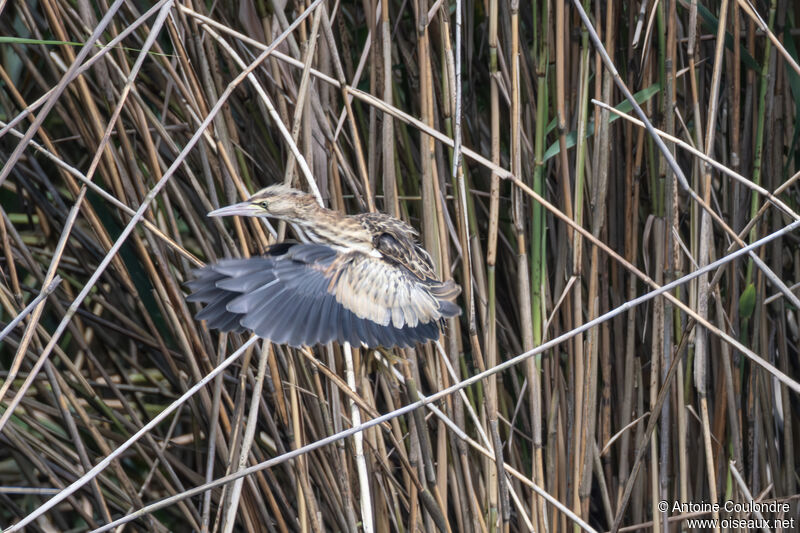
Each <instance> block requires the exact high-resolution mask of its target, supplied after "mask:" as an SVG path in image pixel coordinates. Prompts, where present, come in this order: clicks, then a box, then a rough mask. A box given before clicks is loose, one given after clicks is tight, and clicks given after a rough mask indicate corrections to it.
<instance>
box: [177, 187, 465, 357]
mask: <svg viewBox="0 0 800 533" xmlns="http://www.w3.org/2000/svg"><path fill="white" fill-rule="evenodd" d="M227 215H240V216H250V217H272V218H277V219H281V220H285V221H286V222H287V223H289V224H290V225H291V226H292V227H293V228H294V230H295V232H296V233H297V236H298V238H299V239H300V240H301V241H303V242H301V243H297V242H283V243H279V244H276V245H273V246H271V247H270V248H269V249H268V250H267V251H266V253H265V254H264V255H263V256H260V257H253V258H250V259H226V260H223V261H221V262H219V263H217V264H215V265H211V266H207V267H204V268H202V269H199V270H197V271H196V276H197V277H196V279H195V280H193V281H191V282H189V283H188V286H189V288H190V289H191V290H192V291H193V293H192V294H191V295H190V296H189V297H188V300H189V301H197V302H203V303H206V304H208V305H206V307H205V308H204V309H203V310H202V311H200V313H199V314H198V315H197V318H198V319H200V320H207V321H208V325H209V327H212V328H217V329H220V330H222V331H236V332H241V331H244V330H251V331H253V332H255V333H256V334H257V335H258V336H259V337H263V338H265V339H269V340H270V341H272V342H275V343H278V344H289V345H291V346H313V345H315V344H325V343H327V342H330V341H338V342H339V343H344V342H349V343H350V344H351V345H353V346H360V345H364V346H367V347H376V346H379V345H381V346H385V347H392V346H411V345H413V344H414V343H418V342H420V343H421V342H426V341H428V340H431V339H436V338H438V337H439V326H440V324H441V323H442V322H443V319H444V318H449V317H453V316H457V315H458V314H460V312H461V309H460V308H459V307H458V306H457V305H456V304H455V303H453V301H454V300H455V298H456V297H457V296H458V294H459V293H460V292H461V288H460V287H459V286H458V285H456V284H455V283H454V282H453V281H452V280H448V281H445V282H442V281H440V280H439V279H438V278H437V277H436V274H435V273H434V271H433V265H432V262H431V257H430V255H428V252H426V251H425V249H423V248H422V246H421V245H420V244H419V243H418V242H417V236H418V233H417V232H416V230H415V229H414V228H412V227H411V226H409V225H408V224H406V223H405V222H403V221H401V220H398V219H396V218H394V217H391V216H389V215H384V214H382V213H365V214H359V215H343V214H341V213H338V212H336V211H333V210H330V209H325V208H324V207H320V206H319V204H317V202H316V201H315V199H314V197H313V196H311V195H310V194H306V193H304V192H301V191H298V190H296V189H292V188H289V187H286V186H283V185H273V186H271V187H267V188H266V189H263V190H261V191H259V192H257V193H256V194H254V195H253V196H252V197H251V198H250V199H249V200H247V201H246V202H242V203H239V204H235V205H231V206H228V207H223V208H221V209H217V210H216V211H212V212H210V213H209V214H208V216H227Z"/></svg>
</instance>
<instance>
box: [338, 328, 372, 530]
mask: <svg viewBox="0 0 800 533" xmlns="http://www.w3.org/2000/svg"><path fill="white" fill-rule="evenodd" d="M342 348H343V349H344V364H345V368H346V374H347V386H348V387H350V390H351V391H353V394H358V391H357V390H356V374H355V372H354V371H353V352H352V350H351V349H350V343H349V342H345V343H344V345H343V347H342ZM348 402H349V403H350V418H351V421H350V423H351V425H352V426H353V427H356V426H360V425H361V412H360V411H359V410H358V406H357V405H356V402H355V401H354V400H353V399H352V398H349V399H348ZM353 443H354V444H355V449H356V467H357V468H358V484H359V486H360V498H361V526H362V527H363V528H364V533H372V531H373V527H372V499H371V498H370V493H369V473H368V472H367V461H366V459H365V458H364V433H363V432H361V431H358V432H356V433H355V434H354V435H353Z"/></svg>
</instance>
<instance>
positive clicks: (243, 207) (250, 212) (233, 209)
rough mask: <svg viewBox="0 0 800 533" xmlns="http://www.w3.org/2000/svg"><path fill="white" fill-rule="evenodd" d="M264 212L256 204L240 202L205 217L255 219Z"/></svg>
mask: <svg viewBox="0 0 800 533" xmlns="http://www.w3.org/2000/svg"><path fill="white" fill-rule="evenodd" d="M263 212H264V210H263V209H261V208H260V207H259V206H258V205H257V204H254V203H252V202H241V203H238V204H233V205H229V206H227V207H220V208H219V209H215V210H214V211H211V212H210V213H209V214H208V215H207V216H209V217H230V216H241V217H256V216H258V215H260V214H263Z"/></svg>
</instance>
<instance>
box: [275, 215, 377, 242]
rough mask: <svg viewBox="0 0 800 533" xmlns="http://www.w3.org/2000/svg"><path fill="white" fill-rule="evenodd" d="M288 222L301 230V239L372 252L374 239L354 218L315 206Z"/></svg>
mask: <svg viewBox="0 0 800 533" xmlns="http://www.w3.org/2000/svg"><path fill="white" fill-rule="evenodd" d="M288 222H290V223H291V224H292V225H293V226H294V227H295V230H299V232H298V233H301V234H302V235H301V238H302V237H305V238H306V239H307V240H308V241H310V242H315V243H319V244H328V245H332V246H337V247H341V248H345V249H355V250H360V251H363V252H365V253H371V252H372V249H373V246H372V238H371V235H370V234H369V232H367V231H366V229H365V228H364V226H363V225H362V224H361V223H360V222H359V221H358V220H356V219H354V218H353V217H349V216H347V215H343V214H341V213H339V212H337V211H334V210H332V209H327V208H324V207H320V206H318V205H315V206H314V207H313V208H311V209H304V210H303V212H302V213H298V214H297V216H294V217H291V219H289V220H288Z"/></svg>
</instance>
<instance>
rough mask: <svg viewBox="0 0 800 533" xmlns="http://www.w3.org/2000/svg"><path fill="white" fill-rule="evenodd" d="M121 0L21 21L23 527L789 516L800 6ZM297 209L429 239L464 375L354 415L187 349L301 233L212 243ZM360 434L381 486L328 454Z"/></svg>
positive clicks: (297, 369)
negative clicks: (234, 207)
mask: <svg viewBox="0 0 800 533" xmlns="http://www.w3.org/2000/svg"><path fill="white" fill-rule="evenodd" d="M109 4H110V0H101V1H99V2H90V1H88V0H78V1H75V2H70V1H66V0H40V1H39V2H27V1H24V0H11V1H10V2H5V1H0V35H3V36H6V37H9V36H13V37H14V38H11V39H4V40H3V42H2V43H0V120H2V121H3V122H2V124H0V128H2V129H1V130H0V137H1V138H0V162H1V163H2V165H3V166H2V170H0V200H1V201H2V204H1V205H2V209H1V210H0V211H2V217H1V218H0V246H2V254H0V322H1V323H0V329H2V327H5V326H6V325H7V324H10V323H11V322H12V321H13V320H14V319H15V318H19V320H18V321H17V322H16V325H13V327H11V328H9V329H8V330H3V331H2V333H0V339H1V342H2V344H0V369H2V374H0V377H1V379H0V383H2V385H0V488H2V490H0V525H3V526H8V525H10V524H12V523H17V522H19V521H20V520H21V519H23V517H25V516H26V515H29V513H31V512H34V511H36V510H37V509H39V511H38V513H40V514H41V516H40V517H39V518H38V519H37V520H36V521H34V522H33V523H32V524H30V526H28V527H29V529H28V530H29V531H82V530H86V529H94V528H98V527H101V526H103V525H104V524H108V523H109V522H111V521H112V520H115V519H118V518H120V517H124V516H126V515H129V513H132V512H134V511H136V510H138V509H141V508H143V507H144V506H146V505H148V504H151V503H152V502H155V501H159V500H162V499H164V498H169V499H167V500H166V502H165V503H163V504H159V505H158V506H157V507H149V508H147V512H145V513H142V515H141V516H139V517H137V518H136V520H135V521H133V522H132V523H131V524H129V525H128V526H127V527H128V528H131V529H135V530H143V531H167V530H169V531H190V530H192V531H232V530H233V529H236V530H245V531H308V530H310V531H337V530H338V531H354V530H356V529H357V528H360V527H361V523H362V520H364V519H365V518H366V517H368V513H367V512H366V511H367V509H371V510H372V515H373V519H374V522H375V528H376V530H377V531H434V530H436V529H439V530H443V531H495V530H497V529H499V528H502V529H503V530H508V529H510V530H513V531H526V530H529V529H535V530H537V531H561V532H567V531H574V528H575V527H581V528H585V529H586V530H589V531H591V530H592V528H595V529H596V530H598V531H605V530H608V529H612V528H615V529H616V528H620V527H622V528H628V527H633V528H636V529H638V528H653V529H654V530H659V531H660V530H663V529H664V528H665V527H670V528H672V529H675V528H676V527H678V526H677V525H676V524H678V523H679V522H680V521H681V520H684V519H685V518H686V516H685V515H684V514H682V513H680V512H674V511H673V510H671V509H670V510H669V511H668V512H666V513H664V512H661V511H660V510H659V509H658V507H657V503H658V502H659V501H660V500H666V501H670V502H671V501H685V502H701V501H705V502H724V501H726V500H733V501H736V502H747V501H750V500H751V499H755V500H774V499H776V498H777V499H779V500H782V501H789V502H791V504H792V509H791V511H790V512H789V513H788V514H785V515H784V514H781V516H785V517H786V518H792V517H794V518H795V519H796V518H797V517H798V513H797V503H796V496H797V493H798V479H797V464H796V463H797V459H798V454H797V452H794V450H793V448H794V445H795V444H798V449H800V443H798V439H800V428H798V424H800V419H799V417H798V412H800V411H798V401H799V400H800V397H799V396H798V391H800V384H798V381H797V378H798V376H800V368H798V351H797V346H798V316H797V313H798V309H800V301H799V300H798V298H797V296H796V295H795V294H796V293H795V294H792V292H791V287H792V285H793V284H794V283H795V282H797V281H800V247H798V233H797V232H794V233H792V230H794V229H795V228H796V227H797V225H798V223H797V222H795V221H796V220H798V218H799V217H798V214H797V213H798V211H800V210H798V199H800V196H799V195H798V193H800V188H799V187H798V185H797V184H796V183H795V179H796V178H797V177H798V176H797V175H794V173H795V172H796V171H797V170H798V168H800V158H798V151H797V143H798V138H799V137H800V130H798V128H797V127H796V121H795V118H796V115H797V111H798V106H800V68H799V67H798V65H797V62H796V61H797V46H796V33H795V32H793V31H790V30H792V29H793V28H792V21H796V20H797V17H798V16H800V12H798V11H797V10H796V9H797V3H790V2H787V1H785V0H781V1H776V0H772V2H771V3H767V2H764V1H759V2H755V3H754V5H753V6H752V7H751V5H750V3H749V2H748V1H747V0H740V1H739V2H737V1H736V0H721V1H719V2H716V1H711V2H702V4H704V5H697V3H696V2H690V1H688V0H687V1H680V2H676V1H675V0H661V1H660V2H655V5H654V2H653V1H646V2H644V4H642V3H641V2H638V1H637V2H631V3H629V2H620V1H619V0H607V1H602V2H601V1H596V2H589V1H588V0H587V1H586V2H584V8H585V9H586V11H587V13H588V17H589V19H587V20H591V23H592V24H593V28H591V27H588V26H587V25H586V24H585V23H584V22H582V20H581V18H580V16H579V15H580V13H579V9H578V7H577V6H576V5H575V4H574V3H571V2H561V1H559V0H552V1H550V0H533V1H532V2H524V3H520V2H519V1H518V0H510V1H505V0H502V1H498V0H486V1H484V2H473V1H466V0H447V1H445V2H442V1H441V0H437V1H435V2H434V1H431V0H402V1H401V0H391V1H390V0H383V1H382V2H380V1H378V0H371V1H367V0H364V1H363V2H349V1H348V2H330V1H329V2H326V1H324V0H316V1H314V2H310V3H302V2H290V3H288V4H284V3H282V2H281V1H280V0H278V1H272V2H269V1H266V0H242V1H241V2H235V3H234V2H205V3H203V2H191V1H186V2H181V3H180V5H175V4H173V3H172V2H169V1H161V2H157V3H154V4H151V3H150V2H145V1H140V2H123V1H116V2H114V3H113V5H109ZM232 4H236V5H235V6H234V5H232ZM589 30H591V31H592V32H597V34H599V38H600V40H601V41H602V43H603V44H604V47H605V48H606V49H607V50H608V51H609V56H608V57H605V58H604V57H602V56H601V54H600V53H598V48H597V47H595V46H594V45H593V44H592V38H593V36H592V35H591V34H590V31H589ZM612 64H613V65H616V69H617V70H619V77H620V78H619V80H617V81H618V82H619V83H618V84H617V83H615V80H614V77H613V74H614V73H615V71H614V70H613V67H612ZM245 73H250V75H249V76H245ZM621 84H624V86H626V87H627V88H628V89H629V90H630V91H631V92H632V93H634V94H635V99H636V100H637V101H638V102H639V103H640V104H641V107H642V108H643V111H644V115H646V116H647V117H649V119H650V120H651V121H652V127H655V128H656V129H657V130H658V134H657V135H656V131H654V130H652V129H651V130H650V131H648V130H647V129H646V128H645V127H644V126H643V125H642V124H641V123H640V122H636V121H635V120H634V119H632V118H630V117H632V116H638V115H637V110H635V109H633V106H632V105H631V104H630V103H625V102H626V95H625V93H624V91H623V90H622V89H621V86H622V85H621ZM607 106H612V107H617V108H618V110H619V111H620V112H623V111H624V112H626V113H630V116H629V117H620V116H618V115H615V114H613V113H611V112H610V111H609V107H607ZM648 127H650V126H649V125H648ZM652 127H650V128H652ZM659 136H661V137H663V139H664V141H663V142H662V141H660V140H659V139H660V137H659ZM664 143H666V144H664ZM284 180H290V181H292V182H293V183H294V184H295V185H296V186H298V187H301V188H304V189H307V190H308V189H309V188H310V187H311V182H313V183H314V184H315V186H316V187H317V188H318V189H319V190H320V191H321V193H322V196H323V197H324V198H325V199H326V201H328V202H329V203H330V205H331V206H333V207H335V208H338V209H341V210H345V211H348V212H359V211H365V210H372V209H377V210H382V211H385V212H388V213H391V214H395V215H397V216H399V217H402V218H404V219H406V220H408V221H409V222H410V223H412V224H413V225H415V226H416V227H418V228H419V229H420V234H421V239H422V241H423V243H424V244H425V246H426V247H427V248H428V250H430V251H431V252H432V253H433V256H434V258H435V262H436V265H437V268H438V269H439V270H440V272H441V273H442V275H443V276H445V277H448V276H452V277H453V278H455V279H456V280H457V281H458V282H459V283H460V284H461V285H462V287H463V288H464V292H463V295H462V298H461V300H460V303H461V304H462V307H463V310H464V313H463V315H462V316H461V318H460V319H459V320H452V321H451V322H450V323H449V324H447V329H446V334H445V336H443V337H442V339H441V343H440V344H439V345H433V344H432V345H429V346H419V347H417V349H415V350H406V351H401V350H393V351H391V352H388V351H384V350H381V351H380V352H373V353H367V352H365V351H362V350H354V351H353V359H354V369H355V375H354V376H348V377H351V378H352V381H353V384H354V385H355V386H356V390H357V394H352V393H351V392H350V387H349V386H348V383H347V381H346V379H345V377H340V376H345V374H346V372H345V366H346V359H347V358H346V357H345V355H346V354H345V353H343V351H342V350H341V348H340V347H339V346H333V347H327V348H325V347H322V348H320V347H317V348H315V349H314V350H313V351H309V350H290V349H286V348H285V347H281V346H270V345H269V344H268V343H265V342H261V341H254V340H252V339H251V340H248V337H246V336H237V335H228V336H225V335H220V334H218V332H215V331H208V330H207V329H206V328H205V327H204V324H202V323H199V322H197V321H195V320H194V319H193V315H194V313H196V311H197V309H196V308H195V307H194V306H190V305H187V304H186V302H185V301H184V288H183V287H182V283H183V282H185V281H186V280H188V279H190V277H191V270H192V269H193V268H195V267H197V266H198V265H200V264H202V263H203V262H207V261H216V260H218V259H219V258H222V257H228V256H239V255H247V254H250V255H253V254H258V253H259V252H260V251H261V250H263V249H264V247H265V246H267V245H268V244H269V243H270V242H272V241H273V238H274V237H273V236H272V235H271V234H270V228H268V227H267V226H265V225H263V224H262V223H261V222H259V221H257V220H252V219H250V220H241V219H239V220H224V221H220V220H218V219H208V218H206V217H205V214H206V213H207V212H208V211H210V210H211V209H213V208H216V207H218V206H220V205H225V204H228V203H232V202H234V201H239V200H241V199H242V198H244V197H246V196H247V194H248V193H249V192H253V191H255V190H258V189H259V188H261V187H263V186H265V185H268V184H271V183H275V182H279V181H284ZM773 193H774V195H773ZM276 231H277V233H278V236H279V238H282V237H283V235H284V234H285V233H286V228H283V227H277V226H276ZM768 236H769V237H770V238H771V240H769V242H765V243H758V244H757V245H756V246H754V247H752V248H751V252H749V255H747V254H745V253H741V252H740V253H738V255H736V256H735V257H734V256H733V255H731V254H734V253H737V250H741V249H742V247H743V246H746V245H750V244H751V243H755V242H756V241H758V240H759V239H762V238H764V237H768ZM717 260H720V262H719V263H717V264H714V265H712V267H711V268H704V267H705V265H708V264H709V263H712V262H714V261H717ZM701 269H703V270H701ZM689 275H693V278H692V279H691V280H689V279H686V278H684V276H689ZM673 280H681V281H680V283H678V284H675V285H671V286H669V287H667V288H666V290H663V291H661V292H660V293H659V294H658V295H654V293H653V291H654V290H656V289H658V287H660V286H663V285H666V284H668V283H670V282H672V281H673ZM648 293H649V294H650V295H651V296H653V297H652V298H649V299H639V300H636V298H637V297H639V296H641V295H645V294H648ZM40 295H41V297H40V298H38V299H36V298H37V297H38V296H40ZM29 304H31V305H29ZM631 304H632V305H631ZM26 306H27V309H26ZM545 343H546V344H545ZM519 354H525V356H524V357H518V358H516V359H513V358H514V357H516V356H518V355H519ZM512 359H513V361H512ZM223 361H224V363H223ZM501 364H503V366H502V368H498V365H501ZM223 369H224V371H222V370H223ZM483 371H488V372H487V374H484V375H482V376H480V378H475V376H477V375H478V374H479V373H480V372H483ZM204 379H205V380H206V381H205V382H204V383H203V385H202V386H198V387H194V386H195V384H197V383H200V382H201V380H204ZM467 379H469V381H465V380H467ZM454 384H457V385H459V386H457V387H453V388H450V389H449V390H446V389H447V388H448V387H451V386H453V385H454ZM192 387H194V388H192ZM456 389H459V390H458V391H456ZM438 391H445V393H442V394H439V395H437V396H436V398H435V399H436V401H435V402H433V403H431V404H430V405H427V406H426V407H422V408H419V409H416V410H405V411H403V412H401V413H394V411H395V410H397V409H399V408H401V407H403V406H407V405H410V404H413V403H414V402H415V401H417V400H418V399H419V398H421V397H422V396H421V395H422V394H425V395H432V394H435V393H437V392H438ZM182 395H183V398H181V399H180V401H177V400H179V398H180V397H181V396H182ZM353 400H355V402H356V404H357V406H358V409H355V408H351V405H350V402H351V401H353ZM165 410H166V411H165ZM354 413H355V414H357V415H358V417H360V419H361V421H362V422H363V423H366V424H370V425H371V427H370V429H367V430H365V431H363V435H364V448H365V456H364V457H363V459H361V458H359V457H358V456H357V454H356V452H355V448H354V442H355V441H354V439H353V438H352V437H350V436H348V437H347V438H344V439H342V438H337V439H330V440H329V441H326V442H321V439H323V438H326V437H329V436H332V435H336V434H337V433H339V432H342V431H345V430H348V429H350V428H351V427H352V425H353V422H354V420H353V419H354V418H356V417H354V416H353V414H354ZM386 413H391V414H392V416H389V417H385V418H383V419H381V420H380V421H379V422H380V423H379V424H378V423H377V422H376V421H375V419H376V417H378V416H379V415H381V414H386ZM398 414H399V416H394V415H398ZM355 422H356V423H357V420H355ZM142 428H144V429H142ZM307 445H311V446H310V447H311V448H313V449H311V450H309V449H307V448H304V449H303V450H302V451H303V452H304V453H300V454H293V455H291V456H288V455H287V454H288V453H289V452H291V451H293V450H297V449H299V448H302V447H304V446H307ZM104 458H105V459H104ZM267 460H270V462H269V463H264V462H265V461H267ZM101 461H102V462H101ZM95 465H98V466H97V468H94V469H93V470H92V468H93V467H94V466H95ZM253 465H259V466H257V467H256V468H254V469H252V471H251V472H250V475H248V476H246V477H243V478H241V479H243V481H238V482H233V481H231V480H232V478H233V477H236V476H232V477H229V478H228V479H227V480H225V481H227V482H226V483H217V484H215V485H214V486H213V488H211V489H210V490H209V487H208V486H206V487H202V486H203V485H204V484H206V483H209V482H212V481H214V480H217V479H218V478H222V477H223V476H226V475H230V474H235V473H236V472H240V471H241V470H242V469H243V468H245V467H251V466H253ZM359 467H361V468H362V469H363V468H366V480H367V481H368V484H369V490H364V489H365V487H364V485H365V480H364V478H361V479H360V478H359V475H358V474H359ZM87 472H89V474H88V475H84V474H86V473H87ZM70 484H73V486H72V487H71V488H70V489H68V490H64V489H65V487H67V486H69V485H70ZM195 487H202V488H201V489H200V490H196V491H194V492H188V491H189V490H190V489H193V488H195ZM203 489H205V490H203ZM545 493H546V494H548V495H549V496H548V497H547V499H545V498H544V497H543V496H542V495H543V494H545ZM55 494H58V495H59V496H58V498H59V499H60V500H59V503H58V504H57V505H55V506H54V507H52V508H48V509H40V506H41V505H42V504H43V503H44V502H46V501H48V500H49V499H50V498H52V497H53V496H54V495H55ZM54 501H55V500H51V502H54ZM556 501H557V502H560V507H559V506H557V505H556V504H555V503H554V502H556ZM721 514H722V515H723V516H726V515H727V514H728V513H725V512H722V513H721ZM711 515H712V513H708V512H706V513H699V514H698V516H702V517H711ZM737 516H740V517H748V516H750V515H747V514H745V513H739V514H738V515H737ZM775 516H776V515H775V514H774V513H767V514H766V517H767V518H774V517H775ZM752 517H754V516H752ZM367 519H368V518H367ZM654 519H655V523H653V522H652V521H653V520H654ZM668 519H669V521H670V524H671V525H669V526H667V520H668ZM581 520H582V521H581ZM683 524H684V525H685V522H684V523H683ZM625 530H627V529H625Z"/></svg>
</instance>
